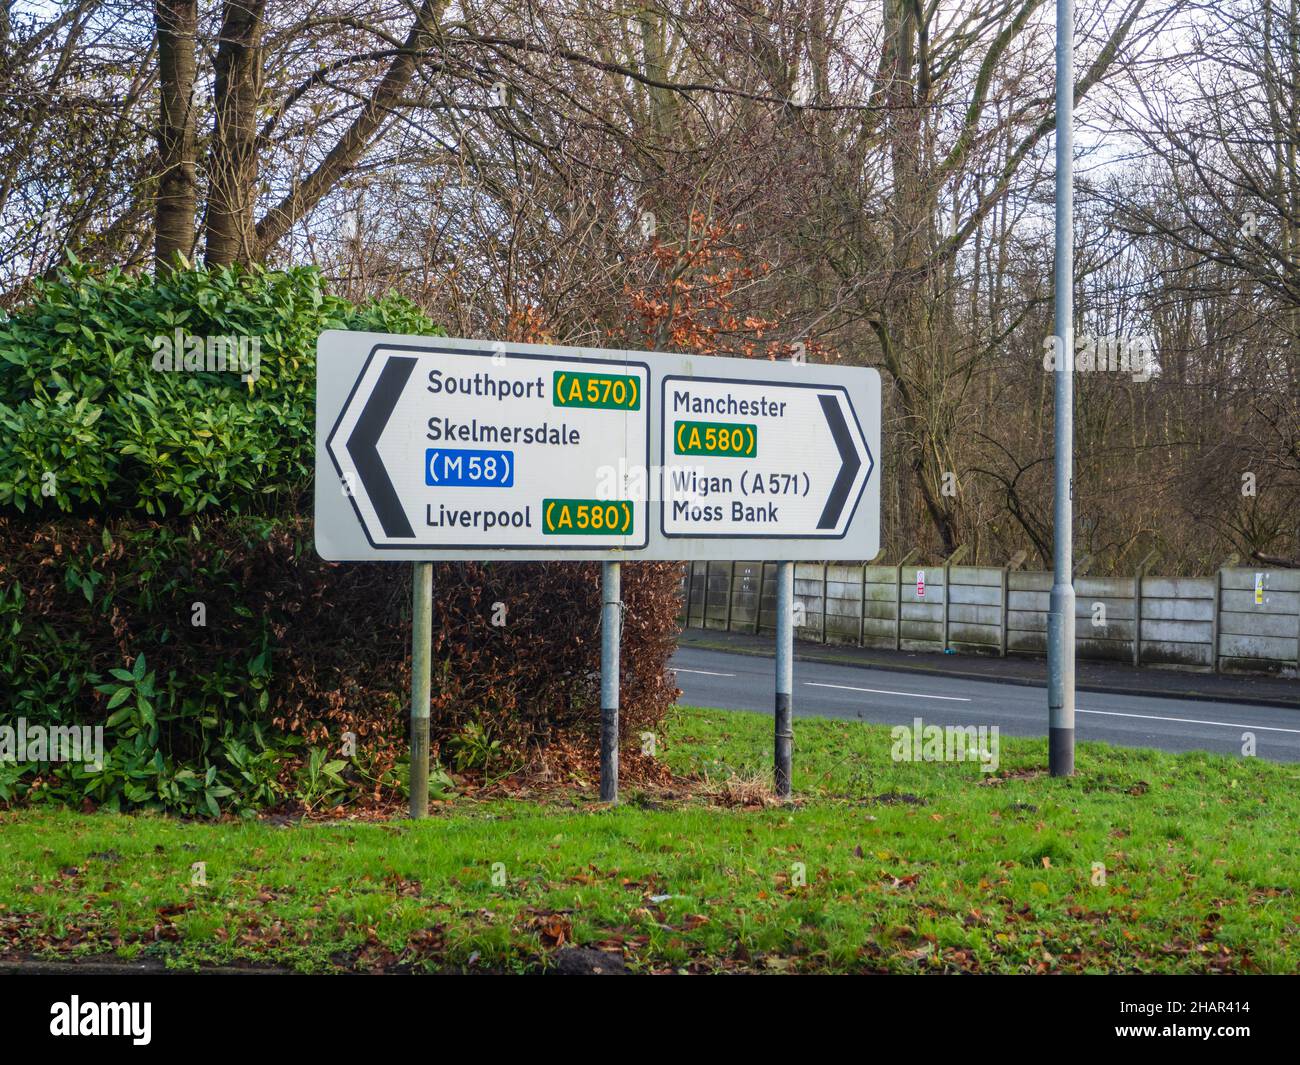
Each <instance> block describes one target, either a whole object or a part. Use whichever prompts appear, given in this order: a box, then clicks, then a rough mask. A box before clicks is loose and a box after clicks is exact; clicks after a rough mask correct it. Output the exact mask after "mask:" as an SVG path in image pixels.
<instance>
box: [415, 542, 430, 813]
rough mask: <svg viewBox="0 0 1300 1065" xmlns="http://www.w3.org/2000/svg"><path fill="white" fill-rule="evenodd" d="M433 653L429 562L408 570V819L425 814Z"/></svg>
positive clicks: (427, 811) (426, 808)
mask: <svg viewBox="0 0 1300 1065" xmlns="http://www.w3.org/2000/svg"><path fill="white" fill-rule="evenodd" d="M432 653H433V563H432V562H416V563H414V564H413V565H412V567H411V816H412V817H416V818H419V817H426V816H428V813H429V659H430V657H431V656H432Z"/></svg>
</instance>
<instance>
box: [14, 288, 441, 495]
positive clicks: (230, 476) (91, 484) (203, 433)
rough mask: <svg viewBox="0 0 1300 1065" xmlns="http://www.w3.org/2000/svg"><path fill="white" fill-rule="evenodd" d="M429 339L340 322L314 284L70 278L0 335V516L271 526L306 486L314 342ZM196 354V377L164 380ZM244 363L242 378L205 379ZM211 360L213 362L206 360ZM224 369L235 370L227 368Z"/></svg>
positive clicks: (363, 319)
mask: <svg viewBox="0 0 1300 1065" xmlns="http://www.w3.org/2000/svg"><path fill="white" fill-rule="evenodd" d="M325 329H370V330H377V331H384V332H397V333H412V334H423V335H443V331H442V330H441V329H439V328H438V327H437V326H435V325H434V324H433V322H431V321H430V320H429V319H428V318H427V317H425V316H424V315H423V314H421V313H420V311H419V310H418V309H417V308H416V307H415V306H414V305H413V304H411V303H410V302H409V301H406V300H402V299H399V298H395V297H394V298H389V299H385V300H381V301H379V302H376V303H371V304H369V305H367V306H365V307H360V308H358V307H354V306H353V305H352V304H350V303H348V302H347V301H346V300H343V299H340V298H339V297H337V296H331V295H330V294H329V293H327V292H326V291H325V287H324V281H323V279H322V277H321V275H320V273H319V272H318V271H316V270H314V269H310V268H306V267H302V268H297V269H292V270H286V271H266V270H260V269H257V270H251V271H250V270H244V269H240V268H237V267H236V268H230V269H223V270H214V271H207V270H188V271H177V272H175V273H172V274H169V275H166V276H165V277H163V278H158V279H156V278H154V277H153V276H152V275H149V274H137V275H127V274H123V273H122V272H121V271H118V270H109V271H108V272H106V273H102V274H97V273H96V272H94V271H93V270H92V269H91V268H90V267H87V266H84V265H75V266H73V267H71V268H70V269H69V270H67V271H66V272H65V273H64V275H63V276H62V277H61V278H60V279H59V280H57V281H54V282H45V283H41V284H39V285H38V286H37V290H36V294H35V298H34V299H33V300H32V302H31V303H30V304H27V305H26V306H24V307H22V308H20V309H19V310H18V311H17V312H16V313H14V314H12V315H11V316H10V317H9V319H8V320H7V321H5V322H3V323H0V511H3V510H5V509H8V508H14V509H17V510H18V511H20V512H27V511H30V510H38V511H44V512H45V513H50V512H54V511H63V512H73V513H79V514H87V515H103V514H116V513H127V512H136V513H142V514H145V515H150V516H159V517H161V516H175V515H189V514H197V513H200V512H203V511H205V510H209V509H214V508H215V509H218V510H220V511H221V512H222V513H226V514H246V513H271V512H274V511H275V510H276V509H277V508H282V507H284V506H285V504H286V500H288V501H296V499H297V498H298V497H300V496H301V495H302V493H304V492H305V491H306V490H307V488H308V487H309V485H310V483H311V477H312V450H313V446H314V438H313V430H312V427H313V424H314V417H313V415H314V411H313V404H314V401H315V381H314V373H315V355H316V338H317V336H318V335H319V334H320V333H321V331H322V330H325ZM178 331H179V337H180V340H181V345H180V346H181V347H182V348H184V349H185V351H184V352H182V354H183V355H185V356H187V357H191V365H197V360H196V359H193V358H192V357H193V356H195V354H196V352H195V350H194V346H193V344H192V343H191V341H192V340H193V339H194V338H199V339H200V340H202V341H203V342H204V346H203V351H202V353H201V354H202V365H203V366H204V369H203V370H201V371H200V370H188V371H187V370H181V371H175V370H167V369H166V368H165V367H166V366H167V363H168V361H169V359H170V360H171V361H172V363H173V365H174V364H175V359H174V358H172V356H174V352H173V351H172V350H171V349H174V348H176V347H177V344H176V340H177V335H178ZM241 344H242V345H243V350H244V352H245V353H246V355H247V359H246V362H247V363H250V364H251V363H252V362H253V359H252V355H253V353H254V352H256V353H257V355H258V359H257V362H256V366H255V367H250V369H249V372H247V373H244V372H236V371H232V370H229V369H227V370H224V371H222V370H216V369H214V370H211V371H209V370H208V369H207V367H208V366H214V367H216V366H220V365H221V364H222V361H223V360H224V361H225V362H226V364H227V365H229V363H230V361H232V360H231V359H230V358H229V356H230V354H232V353H233V352H231V350H230V349H231V348H233V349H234V352H238V351H239V350H240V345H241ZM209 348H212V349H213V351H212V355H213V358H211V359H209V358H208V351H209ZM234 361H235V362H236V363H237V365H238V360H234Z"/></svg>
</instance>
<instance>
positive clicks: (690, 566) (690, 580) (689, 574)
mask: <svg viewBox="0 0 1300 1065" xmlns="http://www.w3.org/2000/svg"><path fill="white" fill-rule="evenodd" d="M694 584H695V560H694V559H692V560H691V561H690V562H688V563H686V624H685V626H684V627H685V628H688V629H689V628H690V627H691V588H692V585H694Z"/></svg>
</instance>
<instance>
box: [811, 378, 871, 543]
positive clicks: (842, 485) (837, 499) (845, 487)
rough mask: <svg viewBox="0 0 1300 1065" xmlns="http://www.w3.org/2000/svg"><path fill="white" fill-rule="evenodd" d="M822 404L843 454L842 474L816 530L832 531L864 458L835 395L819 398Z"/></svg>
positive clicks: (833, 487)
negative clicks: (860, 456)
mask: <svg viewBox="0 0 1300 1065" xmlns="http://www.w3.org/2000/svg"><path fill="white" fill-rule="evenodd" d="M817 398H818V399H819V400H821V404H822V413H823V414H824V415H826V424H827V425H829V426H830V427H831V436H832V437H834V438H835V446H836V447H837V448H839V451H840V472H839V476H837V477H836V478H835V483H834V484H833V485H831V494H830V496H829V497H828V498H827V500H826V507H825V509H824V510H823V511H822V516H821V517H820V518H819V519H818V520H817V528H819V529H833V528H835V525H836V523H838V522H839V520H840V511H842V510H843V509H844V501H845V500H846V499H848V498H849V489H850V488H852V487H853V481H854V479H855V478H856V477H857V475H858V470H859V469H860V468H861V467H862V459H861V458H859V457H858V449H857V446H856V445H855V444H854V443H853V436H852V434H851V433H850V432H849V427H848V424H847V423H846V422H845V421H844V415H843V414H841V413H840V405H839V403H838V401H837V400H836V399H835V397H834V396H818V397H817Z"/></svg>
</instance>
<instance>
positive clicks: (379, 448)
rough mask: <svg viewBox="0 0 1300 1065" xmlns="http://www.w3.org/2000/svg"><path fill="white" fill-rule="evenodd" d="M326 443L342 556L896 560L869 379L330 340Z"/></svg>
mask: <svg viewBox="0 0 1300 1065" xmlns="http://www.w3.org/2000/svg"><path fill="white" fill-rule="evenodd" d="M316 445H317V446H316V546H317V550H318V551H319V553H320V554H321V556H322V557H324V558H327V559H331V560H335V561H350V560H357V561H360V560H368V559H392V560H429V559H440V558H484V557H490V558H500V559H506V560H509V559H514V560H522V559H547V558H569V559H605V560H615V559H629V560H631V559H637V558H644V559H707V558H721V559H761V558H769V559H771V558H776V559H817V560H828V559H870V558H872V557H874V556H875V554H876V553H877V551H878V549H879V513H880V484H879V481H880V478H879V461H880V458H879V456H880V377H879V374H878V373H877V372H876V371H875V370H872V369H866V368H860V367H833V366H819V365H815V364H806V363H798V364H792V363H772V362H767V361H759V360H748V359H725V358H708V357H701V356H690V355H676V354H665V353H660V352H629V351H605V350H595V349H580V348H567V347H554V346H550V345H533V344H505V343H491V342H482V341H467V340H452V339H445V338H442V337H408V336H393V335H388V334H378V333H354V332H344V331H330V332H327V333H324V334H322V335H321V338H320V341H319V343H318V346H317V399H316Z"/></svg>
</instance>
